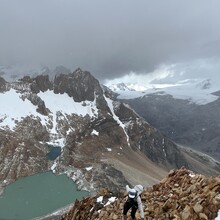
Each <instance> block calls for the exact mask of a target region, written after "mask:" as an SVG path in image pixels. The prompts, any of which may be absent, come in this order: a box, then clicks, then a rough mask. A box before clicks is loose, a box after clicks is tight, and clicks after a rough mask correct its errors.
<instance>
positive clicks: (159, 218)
mask: <svg viewBox="0 0 220 220" xmlns="http://www.w3.org/2000/svg"><path fill="white" fill-rule="evenodd" d="M126 198H127V195H126V193H121V194H119V193H114V192H111V191H108V190H107V189H103V190H102V191H100V192H99V193H98V194H97V195H96V196H94V197H87V198H84V199H83V200H82V201H76V202H75V204H74V206H73V207H72V208H71V209H70V211H69V212H67V213H66V214H64V215H63V216H62V220H79V219H90V220H98V219H99V220H119V219H122V210H123V204H124V202H125V201H126ZM141 199H142V203H143V206H144V215H145V219H146V220H167V219H175V220H202V219H204V220H214V219H215V218H216V216H217V215H218V210H219V208H220V176H217V177H206V176H203V175H201V174H196V173H194V172H192V171H190V170H187V169H186V168H184V167H182V168H181V169H178V170H171V171H170V172H169V174H168V176H167V177H165V178H164V179H162V180H161V181H160V182H159V183H158V184H155V185H153V186H152V187H147V188H145V190H144V192H143V193H142V195H141ZM129 216H130V215H129ZM128 219H130V217H128ZM136 219H137V220H140V213H139V211H137V213H136Z"/></svg>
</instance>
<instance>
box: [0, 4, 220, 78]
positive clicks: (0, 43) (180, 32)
mask: <svg viewBox="0 0 220 220" xmlns="http://www.w3.org/2000/svg"><path fill="white" fill-rule="evenodd" d="M0 6H1V7H0V30H1V36H0V65H10V64H28V65H30V64H33V65H38V64H39V65H48V66H56V65H65V66H67V67H68V68H71V69H75V68H77V67H81V68H82V69H86V70H89V71H90V72H92V73H93V74H94V75H95V76H96V77H98V78H99V79H104V78H114V77H119V76H120V75H123V74H126V73H128V72H130V71H135V72H150V71H152V70H154V68H156V67H157V66H158V65H160V64H166V63H172V62H184V61H188V60H192V59H197V58H207V57H213V56H214V57H215V56H216V57H219V56H220V46H219V45H220V44H219V42H220V25H219V21H220V19H219V17H220V15H219V6H220V2H219V1H217V0H210V1H205V0H194V1H192V0H184V1H178V0H166V1H164V0H160V1H159V0H151V1H149V0H138V1H134V0H99V1H98V0H19V1H16V0H0Z"/></svg>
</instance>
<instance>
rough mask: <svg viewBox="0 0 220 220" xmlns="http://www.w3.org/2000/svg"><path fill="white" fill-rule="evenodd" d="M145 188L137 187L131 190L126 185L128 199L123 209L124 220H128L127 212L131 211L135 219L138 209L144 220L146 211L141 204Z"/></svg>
mask: <svg viewBox="0 0 220 220" xmlns="http://www.w3.org/2000/svg"><path fill="white" fill-rule="evenodd" d="M143 190H144V188H143V186H142V185H136V186H135V187H134V188H130V187H129V186H128V185H126V191H127V192H128V199H127V201H126V202H125V204H124V208H123V216H124V220H127V212H128V210H129V209H131V218H132V219H133V220H134V219H135V214H136V211H137V209H139V211H140V213H141V220H144V211H143V206H142V202H141V197H140V195H141V193H142V192H143Z"/></svg>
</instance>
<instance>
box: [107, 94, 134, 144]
mask: <svg viewBox="0 0 220 220" xmlns="http://www.w3.org/2000/svg"><path fill="white" fill-rule="evenodd" d="M104 98H105V100H106V102H107V104H108V107H109V109H110V110H111V113H112V116H113V118H114V120H115V121H116V122H117V123H118V125H119V126H120V127H121V128H122V129H123V131H124V133H125V135H126V138H127V143H128V146H129V147H130V141H129V136H128V134H127V132H126V130H125V127H126V126H125V125H124V124H123V123H122V122H121V121H120V119H119V117H118V116H117V115H116V114H115V112H114V106H113V101H112V100H111V99H109V98H107V97H105V96H104Z"/></svg>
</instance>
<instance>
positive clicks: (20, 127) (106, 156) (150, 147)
mask: <svg viewBox="0 0 220 220" xmlns="http://www.w3.org/2000/svg"><path fill="white" fill-rule="evenodd" d="M0 85H1V87H0V88H1V93H0V102H1V109H0V184H1V185H5V184H8V183H10V182H13V181H15V180H16V179H18V178H20V177H22V176H27V175H32V174H35V173H38V172H43V171H48V170H52V171H53V172H54V173H64V172H65V173H66V174H67V175H68V176H69V177H70V178H72V179H73V180H74V181H75V182H76V183H77V185H78V187H79V188H82V189H85V190H89V191H91V192H93V191H96V190H97V189H100V188H101V187H108V188H109V189H111V190H116V191H117V190H120V189H121V188H122V187H124V185H125V184H127V183H128V181H127V179H126V178H125V177H124V175H123V172H122V171H120V170H119V169H118V167H117V166H116V165H115V163H110V161H111V160H113V159H114V160H117V161H122V160H125V159H126V157H128V158H129V160H132V158H134V157H133V155H135V154H141V155H144V157H145V159H144V160H150V161H151V163H153V164H156V165H157V166H158V167H160V168H161V169H163V170H168V169H170V168H178V167H181V166H183V165H184V166H186V167H187V166H188V165H189V164H190V162H189V161H188V160H187V159H186V158H185V156H184V155H183V153H182V152H181V150H180V149H179V148H178V147H177V146H176V145H175V144H174V143H173V142H172V141H170V140H169V139H168V138H166V137H165V136H163V135H162V134H161V133H160V132H159V131H158V130H157V129H155V128H153V127H151V126H150V125H149V124H148V123H147V122H145V121H144V120H143V119H142V118H140V117H139V116H138V115H137V114H136V113H135V112H134V111H133V110H132V109H131V108H130V107H129V106H127V105H125V104H123V103H121V102H118V101H114V100H113V99H112V94H110V93H108V90H103V89H102V87H101V86H100V84H99V82H98V81H97V80H96V79H95V78H94V77H93V76H92V75H91V74H90V73H89V72H85V71H82V70H80V69H77V70H76V71H75V72H73V73H68V74H61V75H58V76H56V77H55V79H54V80H53V81H51V80H50V79H49V77H48V76H46V75H39V76H37V77H35V78H30V77H29V76H27V77H24V78H22V79H20V80H18V81H16V82H13V83H9V82H6V81H4V80H3V79H1V81H0ZM51 146H55V147H60V148H61V154H60V155H58V156H57V158H55V159H54V160H50V158H49V157H48V153H49V151H50V149H51ZM127 152H129V155H128V153H127ZM133 163H134V164H136V163H137V161H133Z"/></svg>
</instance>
